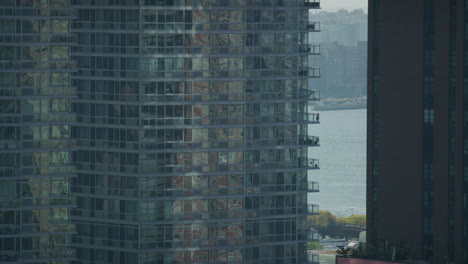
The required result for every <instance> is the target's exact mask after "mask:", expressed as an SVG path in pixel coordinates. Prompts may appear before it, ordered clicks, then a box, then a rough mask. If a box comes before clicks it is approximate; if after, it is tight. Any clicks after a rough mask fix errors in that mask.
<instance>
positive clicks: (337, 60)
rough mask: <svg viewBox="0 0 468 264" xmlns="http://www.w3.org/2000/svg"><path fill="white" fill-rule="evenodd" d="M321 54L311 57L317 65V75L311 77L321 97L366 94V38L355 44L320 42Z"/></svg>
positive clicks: (347, 96)
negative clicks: (316, 76)
mask: <svg viewBox="0 0 468 264" xmlns="http://www.w3.org/2000/svg"><path fill="white" fill-rule="evenodd" d="M320 51H321V56H318V57H312V58H310V59H309V60H310V62H311V63H314V65H317V66H318V67H319V68H320V73H321V75H320V78H318V79H313V80H311V81H310V86H311V87H317V88H320V94H321V97H322V98H329V97H332V98H350V97H362V96H365V95H366V83H367V81H366V76H367V41H360V42H358V45H357V46H344V45H342V44H339V43H338V42H333V43H322V44H321V45H320Z"/></svg>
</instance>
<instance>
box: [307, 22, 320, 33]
mask: <svg viewBox="0 0 468 264" xmlns="http://www.w3.org/2000/svg"><path fill="white" fill-rule="evenodd" d="M306 28H307V30H308V31H314V32H319V31H320V22H315V21H310V22H309V24H307V27H306Z"/></svg>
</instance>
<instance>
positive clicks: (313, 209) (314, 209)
mask: <svg viewBox="0 0 468 264" xmlns="http://www.w3.org/2000/svg"><path fill="white" fill-rule="evenodd" d="M307 213H308V214H318V213H319V206H318V205H316V204H307Z"/></svg>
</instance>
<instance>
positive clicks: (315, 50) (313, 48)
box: [299, 45, 320, 55]
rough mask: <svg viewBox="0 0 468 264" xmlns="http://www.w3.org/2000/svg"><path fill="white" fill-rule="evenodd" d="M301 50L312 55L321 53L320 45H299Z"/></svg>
mask: <svg viewBox="0 0 468 264" xmlns="http://www.w3.org/2000/svg"><path fill="white" fill-rule="evenodd" d="M299 52H304V53H309V54H311V55H320V45H305V46H301V47H299Z"/></svg>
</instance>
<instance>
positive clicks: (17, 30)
mask: <svg viewBox="0 0 468 264" xmlns="http://www.w3.org/2000/svg"><path fill="white" fill-rule="evenodd" d="M73 18H74V15H73V12H72V10H71V9H70V6H69V2H68V1H67V0H49V1H32V0H22V1H15V0H2V1H0V32H1V34H0V109H1V110H0V262H6V263H41V264H42V263H44V264H45V263H47V264H52V263H54V264H55V263H57V264H58V263H69V262H68V261H69V260H71V259H72V258H73V257H74V254H73V251H72V250H71V248H70V238H71V236H70V235H71V234H72V232H74V226H73V225H72V224H71V222H70V208H72V207H73V206H75V201H74V198H73V197H72V196H71V195H70V183H71V178H72V177H73V176H75V174H74V173H75V172H74V167H73V165H72V164H71V162H72V160H71V156H72V155H71V154H72V152H73V151H75V149H76V144H75V141H74V140H72V139H71V129H70V128H71V126H72V125H73V123H74V122H75V116H74V114H73V113H72V109H71V100H72V99H74V97H75V96H76V89H74V88H73V87H72V86H71V79H70V77H71V73H72V72H73V71H74V69H75V63H74V62H73V61H72V60H71V57H70V52H71V46H72V43H73V42H74V38H73V36H72V35H71V34H70V29H71V27H70V26H71V23H70V21H71V19H73Z"/></svg>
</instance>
